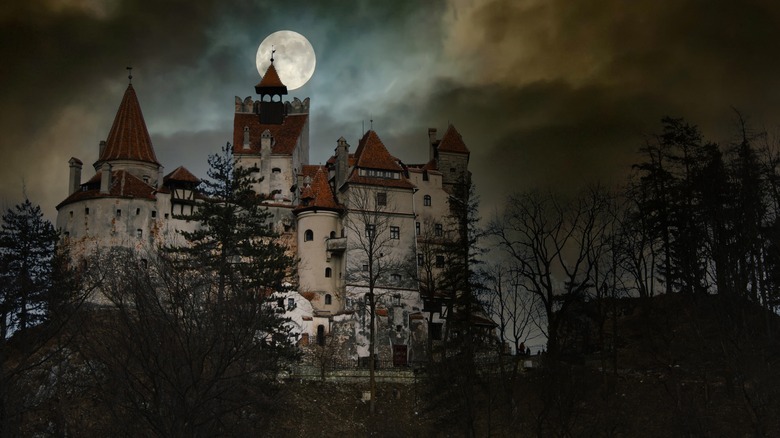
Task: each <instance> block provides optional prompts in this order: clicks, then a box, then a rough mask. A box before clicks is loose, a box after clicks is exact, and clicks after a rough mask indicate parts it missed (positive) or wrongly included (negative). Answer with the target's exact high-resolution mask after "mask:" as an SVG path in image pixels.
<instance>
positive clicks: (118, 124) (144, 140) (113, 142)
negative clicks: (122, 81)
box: [97, 84, 160, 164]
mask: <svg viewBox="0 0 780 438" xmlns="http://www.w3.org/2000/svg"><path fill="white" fill-rule="evenodd" d="M110 160H136V161H145V162H148V163H154V164H160V163H159V162H158V161H157V157H156V156H155V154H154V148H153V147H152V139H151V137H149V131H148V130H147V129H146V123H145V122H144V115H143V114H142V113H141V105H140V104H139V103H138V96H136V94H135V90H134V89H133V85H132V84H131V85H128V87H127V90H126V91H125V95H124V97H123V98H122V103H121V104H119V110H118V111H117V113H116V117H115V118H114V124H113V125H112V126H111V131H110V132H109V133H108V138H107V139H106V146H105V148H104V149H103V152H102V153H101V154H100V157H99V158H98V160H97V163H100V162H103V161H110Z"/></svg>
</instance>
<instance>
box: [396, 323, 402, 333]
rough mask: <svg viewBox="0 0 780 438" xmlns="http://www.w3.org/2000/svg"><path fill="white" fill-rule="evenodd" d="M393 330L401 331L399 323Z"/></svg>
mask: <svg viewBox="0 0 780 438" xmlns="http://www.w3.org/2000/svg"><path fill="white" fill-rule="evenodd" d="M395 331H397V332H400V331H401V325H400V324H399V325H396V326H395Z"/></svg>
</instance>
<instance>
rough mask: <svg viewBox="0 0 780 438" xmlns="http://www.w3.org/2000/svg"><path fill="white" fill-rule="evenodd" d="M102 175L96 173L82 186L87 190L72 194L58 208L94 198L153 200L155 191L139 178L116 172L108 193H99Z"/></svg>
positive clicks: (121, 171) (113, 174)
mask: <svg viewBox="0 0 780 438" xmlns="http://www.w3.org/2000/svg"><path fill="white" fill-rule="evenodd" d="M102 173H103V172H98V173H96V174H95V176H93V177H92V178H90V179H89V181H87V182H86V183H84V184H82V187H84V186H87V190H79V191H77V192H75V193H72V194H71V195H70V196H68V197H67V198H65V200H64V201H62V202H60V204H59V205H58V206H57V209H58V210H59V209H60V207H62V206H63V205H66V204H70V203H72V202H78V201H84V200H87V199H96V198H143V199H149V200H154V199H155V195H154V194H155V189H154V187H152V186H150V185H149V184H147V183H145V182H143V180H141V179H140V178H138V177H136V176H135V175H133V174H131V173H129V172H127V171H125V170H117V171H113V172H111V187H109V191H108V193H100V181H101V179H102Z"/></svg>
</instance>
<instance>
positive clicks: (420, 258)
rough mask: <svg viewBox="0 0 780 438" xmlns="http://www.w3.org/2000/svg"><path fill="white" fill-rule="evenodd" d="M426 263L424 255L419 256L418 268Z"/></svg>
mask: <svg viewBox="0 0 780 438" xmlns="http://www.w3.org/2000/svg"><path fill="white" fill-rule="evenodd" d="M424 261H425V258H423V255H422V254H417V266H422V265H423V262H424Z"/></svg>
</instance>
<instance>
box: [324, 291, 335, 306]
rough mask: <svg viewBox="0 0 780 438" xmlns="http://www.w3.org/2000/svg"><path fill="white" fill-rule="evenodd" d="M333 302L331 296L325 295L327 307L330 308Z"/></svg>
mask: <svg viewBox="0 0 780 438" xmlns="http://www.w3.org/2000/svg"><path fill="white" fill-rule="evenodd" d="M332 302H333V297H331V296H330V294H325V305H326V306H328V305H330V304H331V303H332Z"/></svg>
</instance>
